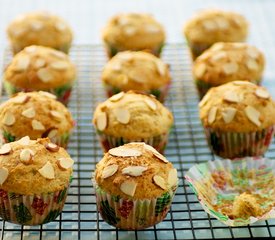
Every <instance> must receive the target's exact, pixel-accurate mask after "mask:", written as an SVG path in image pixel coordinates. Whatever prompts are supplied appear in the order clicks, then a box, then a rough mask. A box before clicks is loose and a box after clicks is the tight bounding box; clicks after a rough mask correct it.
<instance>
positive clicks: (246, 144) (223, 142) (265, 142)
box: [204, 126, 274, 158]
mask: <svg viewBox="0 0 275 240" xmlns="http://www.w3.org/2000/svg"><path fill="white" fill-rule="evenodd" d="M204 131H205V134H206V138H207V141H208V144H209V147H210V148H211V150H212V151H213V152H214V153H215V154H216V155H218V156H220V157H223V158H238V157H246V156H261V155H263V154H264V153H265V152H266V151H267V149H268V147H269V145H270V143H271V140H272V137H273V134H274V126H271V127H268V128H266V129H263V130H261V131H258V132H251V133H234V132H222V131H217V130H215V129H212V128H205V129H204Z"/></svg>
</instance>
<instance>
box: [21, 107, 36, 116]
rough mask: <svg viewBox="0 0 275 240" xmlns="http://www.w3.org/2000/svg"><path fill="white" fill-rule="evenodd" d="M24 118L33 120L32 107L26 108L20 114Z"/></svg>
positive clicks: (33, 111)
mask: <svg viewBox="0 0 275 240" xmlns="http://www.w3.org/2000/svg"><path fill="white" fill-rule="evenodd" d="M21 114H22V115H23V116H24V117H26V118H34V116H35V110H34V108H33V107H30V108H27V109H26V110H24V111H23V112H22V113H21Z"/></svg>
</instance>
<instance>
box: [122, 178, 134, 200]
mask: <svg viewBox="0 0 275 240" xmlns="http://www.w3.org/2000/svg"><path fill="white" fill-rule="evenodd" d="M136 188H137V183H136V182H134V181H127V180H126V181H124V182H123V183H122V184H121V185H120V190H121V191H122V192H123V193H125V194H127V195H129V196H131V197H133V196H134V195H135V192H136Z"/></svg>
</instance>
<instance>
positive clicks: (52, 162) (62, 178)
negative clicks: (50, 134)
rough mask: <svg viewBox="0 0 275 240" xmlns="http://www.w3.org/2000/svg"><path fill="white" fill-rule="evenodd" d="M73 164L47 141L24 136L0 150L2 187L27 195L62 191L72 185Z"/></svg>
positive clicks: (67, 155)
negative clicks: (70, 182)
mask: <svg viewBox="0 0 275 240" xmlns="http://www.w3.org/2000/svg"><path fill="white" fill-rule="evenodd" d="M73 163H74V162H73V160H72V159H71V158H70V155H69V154H68V153H67V152H66V151H65V150H64V149H63V148H61V147H58V146H57V145H55V144H54V143H51V142H50V140H49V139H48V138H44V139H37V140H35V141H34V140H30V139H29V138H28V137H24V138H22V139H20V140H19V141H16V142H12V143H7V144H4V145H3V146H2V147H1V148H0V184H1V187H0V188H1V189H3V190H5V191H8V192H13V193H16V194H24V195H34V194H43V193H50V192H55V191H60V190H62V189H64V188H65V187H67V186H68V184H69V181H70V177H71V175H72V171H73V170H72V165H73Z"/></svg>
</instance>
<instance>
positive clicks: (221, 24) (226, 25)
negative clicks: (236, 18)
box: [215, 18, 229, 30]
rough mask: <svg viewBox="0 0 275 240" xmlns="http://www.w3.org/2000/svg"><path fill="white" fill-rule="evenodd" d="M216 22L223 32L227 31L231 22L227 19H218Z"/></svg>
mask: <svg viewBox="0 0 275 240" xmlns="http://www.w3.org/2000/svg"><path fill="white" fill-rule="evenodd" d="M215 22H216V24H217V25H218V28H219V29H221V30H226V29H228V28H229V22H228V21H227V19H225V18H218V19H216V20H215Z"/></svg>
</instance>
